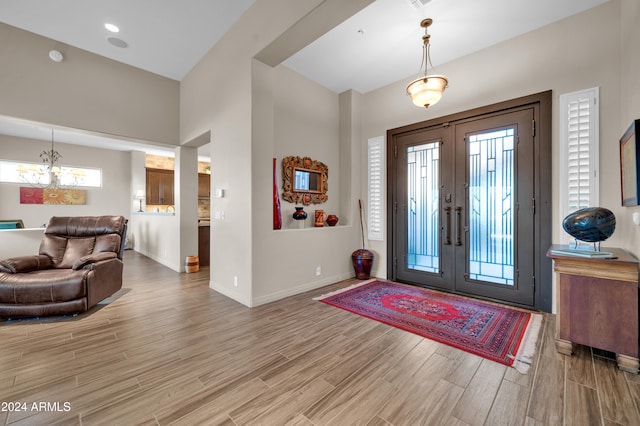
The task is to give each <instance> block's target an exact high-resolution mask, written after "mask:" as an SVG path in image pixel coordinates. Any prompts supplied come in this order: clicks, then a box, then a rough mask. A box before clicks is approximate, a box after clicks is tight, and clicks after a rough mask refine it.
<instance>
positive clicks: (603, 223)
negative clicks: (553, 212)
mask: <svg viewBox="0 0 640 426" xmlns="http://www.w3.org/2000/svg"><path fill="white" fill-rule="evenodd" d="M562 227H563V228H564V230H565V231H567V233H568V234H569V235H571V236H572V237H573V238H575V239H576V240H580V241H586V242H589V243H595V242H600V241H604V240H606V239H607V238H609V237H610V236H611V235H613V231H615V229H616V217H615V215H614V214H613V212H612V211H611V210H607V209H605V208H602V207H588V208H586V209H580V210H578V211H575V212H573V213H571V214H569V215H567V217H565V218H564V220H563V221H562Z"/></svg>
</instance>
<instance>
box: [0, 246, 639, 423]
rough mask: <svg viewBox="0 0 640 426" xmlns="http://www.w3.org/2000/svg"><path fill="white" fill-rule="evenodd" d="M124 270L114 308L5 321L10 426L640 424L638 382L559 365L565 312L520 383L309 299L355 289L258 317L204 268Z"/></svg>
mask: <svg viewBox="0 0 640 426" xmlns="http://www.w3.org/2000/svg"><path fill="white" fill-rule="evenodd" d="M125 265H126V266H125V285H124V287H125V290H123V291H121V292H120V293H119V294H118V296H119V297H117V299H116V300H114V301H112V302H111V303H110V304H108V305H106V306H101V307H100V308H99V309H94V310H92V311H91V312H89V313H88V314H83V315H80V316H78V317H76V318H70V319H69V318H67V319H57V320H37V321H11V322H0V345H1V346H0V402H2V403H3V408H4V409H5V410H6V409H8V408H12V409H13V411H9V412H8V411H2V412H0V425H4V424H9V425H29V426H33V425H45V424H47V425H49V424H69V425H74V424H82V425H93V424H107V425H136V424H140V425H156V424H161V425H166V424H180V425H200V424H202V425H217V424H220V425H249V424H264V425H282V424H290V425H324V424H335V425H348V424H368V425H376V426H382V425H417V424H425V425H527V426H534V425H554V426H555V425H563V424H566V425H607V426H609V425H610V426H613V425H630V426H631V425H640V413H639V411H638V408H639V405H640V379H639V378H638V376H635V375H631V374H628V373H623V372H621V371H619V370H617V369H616V367H615V364H614V363H613V362H611V361H608V360H603V359H599V358H594V357H593V356H592V354H591V351H590V350H589V349H588V348H580V351H579V353H578V354H576V355H574V356H572V357H568V356H564V355H560V354H558V353H556V351H555V348H554V342H553V330H554V317H553V316H552V315H545V321H544V326H543V330H542V336H541V338H540V339H539V342H538V351H537V353H536V359H535V361H534V364H533V366H532V368H531V370H530V371H529V373H528V374H527V375H521V374H519V373H518V372H516V371H515V370H514V369H511V368H508V367H505V366H503V365H500V364H496V363H494V362H491V361H487V360H483V359H482V358H479V357H477V356H474V355H470V354H467V353H465V352H462V351H459V350H456V349H452V348H450V347H447V346H444V345H442V344H439V343H436V342H433V341H430V340H427V339H424V338H421V337H418V336H415V335H413V334H410V333H407V332H404V331H401V330H398V329H394V328H392V327H389V326H386V325H383V324H379V323H377V322H375V321H372V320H369V319H366V318H363V317H360V316H357V315H354V314H351V313H348V312H345V311H342V310H340V309H338V308H335V307H331V306H328V305H326V304H323V303H319V302H315V301H313V300H312V297H314V296H316V295H319V294H322V293H325V292H328V291H330V290H332V289H335V288H338V287H341V286H345V285H348V284H350V281H346V282H342V283H338V284H335V285H332V286H329V287H325V288H323V289H318V290H316V291H312V292H308V293H305V294H301V295H298V296H294V297H290V298H287V299H284V300H281V301H278V302H275V303H271V304H268V305H264V306H260V307H257V308H253V309H248V308H246V307H244V306H242V305H240V304H238V303H236V302H234V301H232V300H230V299H228V298H225V297H224V296H222V295H220V294H218V293H216V292H214V291H212V290H210V289H209V288H208V279H209V277H208V269H207V268H203V269H202V270H201V271H200V272H198V273H194V274H177V273H175V272H173V271H171V270H169V269H167V268H165V267H163V266H161V265H159V264H157V263H155V262H153V261H152V260H150V259H148V258H146V257H144V256H142V255H140V254H137V253H134V252H127V255H126V263H125ZM34 402H35V403H40V402H43V403H45V404H44V405H39V404H36V406H35V407H34V405H33V403H34ZM11 403H19V404H20V406H19V407H17V408H24V409H25V410H24V411H16V407H15V406H13V407H11V406H9V405H10V404H11ZM21 403H25V404H24V405H22V404H21ZM46 403H49V405H48V406H47V405H46ZM55 403H58V404H59V406H56V405H55ZM65 403H66V404H67V405H65Z"/></svg>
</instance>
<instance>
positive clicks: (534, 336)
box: [509, 314, 542, 374]
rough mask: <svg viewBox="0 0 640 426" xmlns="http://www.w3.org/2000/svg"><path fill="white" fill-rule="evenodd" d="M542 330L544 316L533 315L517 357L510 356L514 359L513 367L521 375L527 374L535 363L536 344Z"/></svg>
mask: <svg viewBox="0 0 640 426" xmlns="http://www.w3.org/2000/svg"><path fill="white" fill-rule="evenodd" d="M541 328H542V315H540V314H531V319H530V320H529V324H527V329H526V330H525V332H524V336H523V337H522V342H521V343H520V347H519V348H518V353H516V355H515V356H512V355H509V358H513V365H512V367H513V368H515V369H516V370H517V371H518V372H519V373H522V374H527V372H528V371H529V368H530V367H531V364H532V363H533V356H534V355H535V352H536V343H537V342H538V335H539V334H540V329H541Z"/></svg>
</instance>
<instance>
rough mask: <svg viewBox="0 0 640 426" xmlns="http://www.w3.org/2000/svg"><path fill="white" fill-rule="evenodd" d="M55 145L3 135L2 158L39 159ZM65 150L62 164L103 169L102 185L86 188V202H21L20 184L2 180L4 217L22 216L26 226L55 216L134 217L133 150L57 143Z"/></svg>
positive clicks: (0, 140)
mask: <svg viewBox="0 0 640 426" xmlns="http://www.w3.org/2000/svg"><path fill="white" fill-rule="evenodd" d="M49 149H51V143H50V142H44V141H36V140H32V139H24V138H18V137H14V136H6V135H0V158H2V159H5V160H15V161H31V162H39V161H40V153H41V152H42V151H44V150H49ZM55 149H56V150H57V151H59V152H60V154H62V159H61V160H60V164H62V165H70V166H80V167H96V168H100V169H102V181H103V184H102V188H85V189H86V191H87V204H86V205H77V206H75V205H74V206H71V205H41V204H20V186H21V185H20V184H13V183H0V200H1V202H0V218H11V219H22V220H23V222H24V224H25V227H28V228H37V227H40V226H42V225H43V224H46V223H47V222H48V221H49V218H50V217H51V216H94V215H96V216H97V215H122V216H124V217H126V218H131V211H132V210H133V200H132V199H131V198H130V193H129V182H130V179H131V170H130V167H129V164H130V154H129V153H128V152H122V151H111V150H106V149H98V148H88V147H84V146H78V145H69V144H62V143H56V144H55Z"/></svg>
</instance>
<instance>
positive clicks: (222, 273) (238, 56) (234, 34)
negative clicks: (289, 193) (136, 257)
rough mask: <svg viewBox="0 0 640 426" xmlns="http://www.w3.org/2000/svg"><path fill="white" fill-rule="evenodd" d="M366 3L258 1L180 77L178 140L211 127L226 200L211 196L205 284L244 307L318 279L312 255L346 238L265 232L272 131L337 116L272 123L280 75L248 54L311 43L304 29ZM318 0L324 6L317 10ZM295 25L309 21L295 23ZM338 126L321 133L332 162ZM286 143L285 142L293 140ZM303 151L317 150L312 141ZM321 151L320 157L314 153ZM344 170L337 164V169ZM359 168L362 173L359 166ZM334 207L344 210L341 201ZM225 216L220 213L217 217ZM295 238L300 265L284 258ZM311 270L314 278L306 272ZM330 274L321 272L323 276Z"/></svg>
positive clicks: (323, 25) (289, 131) (214, 163)
mask: <svg viewBox="0 0 640 426" xmlns="http://www.w3.org/2000/svg"><path fill="white" fill-rule="evenodd" d="M370 2H371V0H358V1H352V2H350V3H349V5H348V7H346V6H345V4H344V2H342V1H338V0H329V1H325V2H322V1H320V0H305V1H299V0H269V1H266V0H258V1H256V3H254V5H253V6H252V7H251V8H250V9H249V10H248V11H247V12H246V13H245V14H244V15H243V16H242V17H241V18H240V20H239V21H238V22H237V23H236V24H235V25H234V26H233V27H232V28H231V30H230V31H229V32H228V33H227V34H225V36H224V37H223V39H222V40H221V41H220V42H218V44H216V45H215V46H214V47H213V48H212V49H211V50H210V51H209V52H208V53H207V55H205V57H204V58H203V59H202V61H201V62H200V63H199V64H198V65H197V66H196V67H195V68H194V69H193V70H192V71H191V72H190V73H189V74H188V75H187V77H186V78H185V79H184V80H183V81H182V82H181V90H180V100H181V104H180V113H181V117H180V118H181V139H182V140H188V139H190V138H193V137H195V136H196V135H199V134H202V133H204V132H207V131H211V145H210V146H211V169H212V174H211V179H212V180H211V181H212V187H211V191H212V192H213V193H214V192H215V191H216V190H217V189H224V190H225V194H226V195H225V197H224V198H213V199H212V200H211V201H212V202H211V216H212V222H211V241H212V242H213V243H212V249H211V287H213V288H215V289H216V290H218V291H220V292H221V293H223V294H226V295H228V296H230V297H232V298H234V299H236V300H238V301H240V302H241V303H244V304H245V305H249V306H252V305H254V304H259V303H264V302H266V301H269V300H271V299H272V298H273V297H283V296H285V295H287V294H290V293H293V292H296V291H300V290H301V289H304V288H309V286H318V285H321V283H320V281H319V280H318V278H317V277H316V276H315V267H316V266H317V260H316V259H317V256H324V255H325V253H329V252H331V251H332V250H334V247H335V246H336V244H341V243H342V242H343V241H344V240H341V239H340V238H342V237H340V238H338V239H337V240H329V239H328V237H327V235H330V234H328V233H326V234H324V233H323V234H322V237H319V238H313V237H308V236H306V232H305V236H304V237H297V238H296V237H293V236H292V235H295V233H294V231H286V232H289V233H288V234H286V235H290V237H285V236H284V235H285V233H284V232H282V233H281V234H278V236H271V233H274V231H273V230H272V219H271V214H272V213H271V212H272V195H271V194H272V187H271V182H272V173H273V172H272V166H271V164H272V158H273V157H274V156H276V155H277V154H276V148H275V147H276V145H275V144H274V141H275V139H274V138H275V132H279V134H286V135H287V136H286V137H287V138H289V137H296V138H297V137H298V135H299V134H300V132H299V128H297V127H296V126H301V127H304V125H308V126H311V127H314V128H316V127H317V124H316V122H315V120H316V117H314V116H313V115H314V113H317V114H319V117H321V119H322V120H325V115H326V114H329V115H333V117H336V116H337V113H336V112H335V111H334V110H331V111H326V110H325V108H326V107H325V106H324V105H321V106H319V107H318V108H317V110H315V111H314V108H311V111H312V113H309V112H308V111H307V112H305V114H306V115H305V116H304V118H302V120H303V121H302V122H301V123H299V124H298V123H294V122H293V121H292V120H289V121H288V122H287V123H286V124H283V125H277V126H276V124H275V123H274V119H275V117H276V111H277V110H274V108H275V102H276V101H277V99H276V98H275V97H274V95H273V93H272V91H273V87H274V86H273V85H274V84H276V83H277V80H275V79H274V76H273V75H272V71H271V70H270V69H268V68H270V67H267V66H266V65H263V66H264V67H266V68H262V66H261V65H259V64H260V62H259V61H254V60H253V59H252V58H254V57H255V56H256V55H257V54H258V53H260V52H261V51H263V49H266V48H267V47H269V46H277V47H281V48H282V49H284V50H286V51H290V52H291V53H293V52H295V51H296V50H297V48H301V47H303V46H304V44H300V43H302V42H303V41H304V40H307V39H308V37H306V36H308V34H302V33H304V32H307V33H308V32H312V33H313V32H315V33H319V32H321V31H323V30H326V29H329V28H330V27H331V26H332V25H336V24H338V23H339V22H342V20H344V19H346V18H348V17H349V16H350V15H351V14H353V13H355V11H356V10H354V8H355V9H357V8H360V7H364V6H366V5H367V4H368V3H370ZM319 5H321V8H320V9H321V10H319V9H316V7H317V6H319ZM354 5H355V6H354ZM318 12H320V13H318ZM300 22H303V23H308V25H300V24H299V23H300ZM292 28H293V29H294V30H295V31H294V32H296V34H298V36H297V37H292V38H290V39H289V38H288V37H286V33H287V32H288V31H289V30H290V29H292ZM275 50H277V49H275ZM278 53H281V52H276V51H270V50H269V54H268V55H267V54H265V57H268V58H274V57H277V56H278ZM284 57H285V58H286V56H284ZM256 62H257V63H258V65H256ZM275 65H277V64H275ZM298 83H299V84H300V87H301V88H302V89H301V90H303V93H301V95H304V93H306V91H310V92H314V93H315V92H318V91H319V90H318V89H317V88H314V87H313V85H311V84H305V83H302V82H301V81H299V82H298ZM319 92H321V93H322V94H321V96H322V97H323V98H331V97H332V96H331V95H330V94H327V93H326V91H322V90H320V91H319ZM333 97H334V98H335V95H333ZM336 105H337V104H334V105H333V106H332V107H331V108H335V106H336ZM337 126H338V124H337V122H336V121H335V118H333V119H332V124H331V125H330V127H329V128H327V129H323V130H322V131H321V133H320V136H318V137H321V136H324V135H327V132H329V134H330V136H329V139H331V138H333V139H332V140H327V141H326V143H327V144H328V146H329V147H333V148H331V149H330V152H331V155H332V156H333V157H332V158H336V157H335V156H336V155H337V153H335V154H334V151H335V150H337V149H338V148H337V141H336V138H337V135H338V128H337ZM292 135H294V136H292ZM314 138H315V137H314ZM322 138H323V139H326V138H325V137H322ZM314 140H315V139H314ZM280 142H283V141H280ZM280 142H279V143H280ZM283 143H284V145H282V146H284V147H286V146H287V144H289V145H293V143H294V142H293V141H284V142H283ZM323 143H325V142H323ZM307 148H308V149H309V150H312V149H314V148H313V145H308V146H307ZM320 155H324V153H323V152H320ZM280 160H281V159H280ZM331 161H334V160H331ZM340 170H342V169H341V168H340V167H336V175H339V173H340ZM355 171H356V173H358V176H359V170H357V169H356V170H355ZM332 176H333V175H332ZM332 182H334V183H333V184H334V185H340V183H339V182H340V180H339V179H335V180H334V179H332V178H331V177H330V185H331V184H332ZM338 198H340V197H338ZM335 208H337V209H340V207H339V206H337V205H336V206H335ZM222 214H224V219H221V217H222ZM216 217H218V219H216ZM313 231H314V230H309V231H308V232H313ZM325 231H326V230H325ZM334 231H335V230H334ZM338 232H340V231H338ZM346 238H347V239H350V237H346ZM296 244H302V245H303V246H304V247H313V248H312V249H311V250H309V251H310V252H311V253H312V254H309V255H308V256H307V257H305V258H304V261H303V262H304V263H300V262H295V261H292V259H291V258H290V257H288V254H287V253H289V252H290V251H291V249H292V247H295V245H296ZM346 245H347V244H345V246H346ZM276 254H277V255H276ZM314 256H315V257H314ZM332 261H333V258H330V259H325V260H322V262H323V265H322V266H323V268H325V269H323V270H326V269H327V268H328V269H329V270H330V271H331V270H332V268H336V269H335V270H336V271H337V268H338V267H334V266H329V264H332V263H333V264H338V262H332ZM340 262H344V263H340V265H341V266H340V267H339V268H340V270H342V271H345V270H346V266H345V264H346V263H348V259H345V260H342V259H341V260H340ZM291 265H295V268H296V269H297V268H301V269H304V275H303V274H295V273H287V271H288V270H289V269H290V268H291ZM325 265H326V266H325ZM309 271H311V272H312V274H313V276H312V277H311V278H310V277H309ZM331 273H333V272H329V273H327V275H321V277H320V278H327V276H328V274H331ZM336 276H338V275H336ZM265 280H266V281H265ZM234 282H237V286H236V285H235V284H234Z"/></svg>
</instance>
